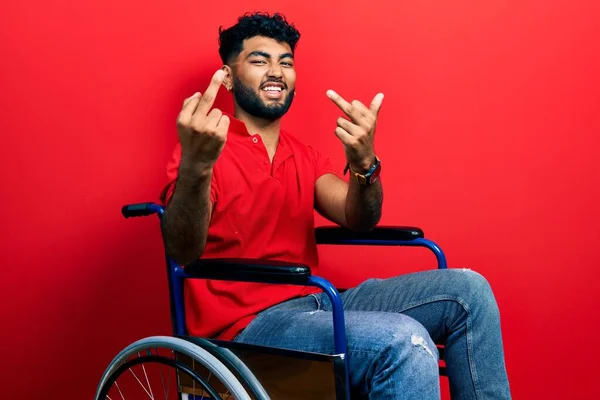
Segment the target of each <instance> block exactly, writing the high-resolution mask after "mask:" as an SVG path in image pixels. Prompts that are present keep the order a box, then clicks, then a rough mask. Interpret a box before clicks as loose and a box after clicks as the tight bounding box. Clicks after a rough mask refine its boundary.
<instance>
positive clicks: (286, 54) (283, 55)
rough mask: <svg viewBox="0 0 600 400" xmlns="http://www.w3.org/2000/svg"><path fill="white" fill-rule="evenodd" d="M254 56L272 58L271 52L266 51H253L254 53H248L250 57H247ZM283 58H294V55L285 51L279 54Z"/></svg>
mask: <svg viewBox="0 0 600 400" xmlns="http://www.w3.org/2000/svg"><path fill="white" fill-rule="evenodd" d="M252 56H255V57H264V58H268V59H271V55H270V54H269V53H265V52H264V51H253V52H252V53H250V54H248V57H246V58H250V57H252ZM283 58H291V59H294V55H293V54H292V53H283V54H281V55H280V56H279V59H280V60H281V59H283Z"/></svg>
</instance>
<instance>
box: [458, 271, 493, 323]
mask: <svg viewBox="0 0 600 400" xmlns="http://www.w3.org/2000/svg"><path fill="white" fill-rule="evenodd" d="M453 273H454V277H453V280H454V281H455V284H456V286H455V287H456V288H457V290H458V293H457V295H458V297H460V298H462V299H464V301H465V302H466V303H467V306H468V307H469V308H471V309H474V308H476V309H483V310H487V311H492V312H497V310H498V305H497V303H496V298H495V296H494V292H493V291H492V287H491V286H490V283H489V282H488V280H487V279H486V278H485V277H484V276H483V275H481V274H480V273H478V272H475V271H473V270H470V269H467V268H464V269H459V270H453Z"/></svg>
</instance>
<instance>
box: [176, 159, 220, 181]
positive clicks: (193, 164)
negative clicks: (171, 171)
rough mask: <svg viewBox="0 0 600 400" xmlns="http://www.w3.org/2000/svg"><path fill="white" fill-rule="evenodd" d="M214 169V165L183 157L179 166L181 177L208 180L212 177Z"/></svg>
mask: <svg viewBox="0 0 600 400" xmlns="http://www.w3.org/2000/svg"><path fill="white" fill-rule="evenodd" d="M213 167H214V165H213V164H210V163H206V162H203V161H195V160H191V159H189V158H187V157H182V158H181V163H180V164H179V175H180V176H183V177H187V178H196V179H200V178H208V177H211V176H212V172H213Z"/></svg>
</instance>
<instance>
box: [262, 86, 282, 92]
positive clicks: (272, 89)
mask: <svg viewBox="0 0 600 400" xmlns="http://www.w3.org/2000/svg"><path fill="white" fill-rule="evenodd" d="M263 90H266V91H267V92H281V88H280V87H278V86H267V87H266V88H264V89H263Z"/></svg>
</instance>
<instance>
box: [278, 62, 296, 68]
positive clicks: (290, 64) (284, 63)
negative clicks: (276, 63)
mask: <svg viewBox="0 0 600 400" xmlns="http://www.w3.org/2000/svg"><path fill="white" fill-rule="evenodd" d="M281 65H283V66H286V67H293V66H294V64H293V63H291V62H288V61H284V62H282V63H281Z"/></svg>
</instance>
